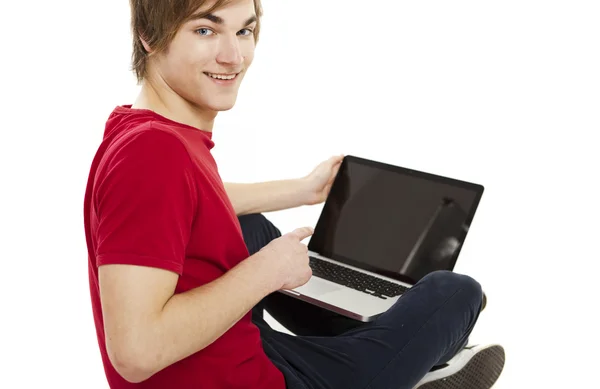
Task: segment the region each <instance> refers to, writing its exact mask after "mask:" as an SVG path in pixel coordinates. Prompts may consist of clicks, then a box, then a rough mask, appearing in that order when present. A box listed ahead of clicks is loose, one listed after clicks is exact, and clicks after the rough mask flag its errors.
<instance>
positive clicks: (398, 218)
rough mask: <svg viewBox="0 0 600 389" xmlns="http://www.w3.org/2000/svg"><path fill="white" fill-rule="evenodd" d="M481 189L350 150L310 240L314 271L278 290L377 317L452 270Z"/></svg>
mask: <svg viewBox="0 0 600 389" xmlns="http://www.w3.org/2000/svg"><path fill="white" fill-rule="evenodd" d="M483 191H484V187H483V186H482V185H479V184H474V183H470V182H466V181H461V180H457V179H452V178H448V177H442V176H439V175H434V174H431V173H426V172H422V171H417V170H412V169H408V168H403V167H399V166H393V165H390V164H386V163H382V162H377V161H373V160H368V159H364V158H360V157H356V156H352V155H350V156H346V157H345V158H344V160H343V161H342V164H341V166H340V170H339V173H338V174H337V176H336V179H335V180H334V183H333V185H332V187H331V191H330V193H329V196H328V198H327V200H326V201H325V204H324V206H323V210H322V212H321V215H320V216H319V219H318V222H317V224H316V226H315V231H314V234H313V235H312V236H311V238H310V241H309V243H308V249H309V258H310V266H311V268H312V271H313V276H312V277H311V279H310V280H309V281H308V282H307V283H306V284H304V285H302V286H300V287H298V288H295V289H292V290H285V289H284V290H280V291H279V292H280V293H284V294H286V295H288V296H292V297H294V298H297V299H300V300H304V301H306V302H309V303H311V304H314V305H317V306H320V307H322V308H325V309H328V310H331V311H333V312H337V313H339V314H341V315H344V316H347V317H351V318H353V319H356V320H359V321H362V322H369V321H373V320H375V319H376V318H377V317H378V316H379V315H381V314H382V313H384V312H385V311H386V310H387V309H388V308H390V307H391V306H392V305H394V303H395V302H396V301H397V300H398V299H400V298H402V295H403V293H405V292H406V291H407V290H408V289H410V288H411V287H412V286H413V285H414V284H415V283H417V282H418V281H419V280H420V279H421V278H423V277H424V276H425V275H427V274H429V273H431V272H434V271H437V270H450V271H452V270H453V269H454V266H455V264H456V261H457V258H458V255H459V253H460V251H461V248H462V247H463V244H464V241H465V238H466V236H467V232H468V230H469V226H470V225H471V222H472V220H473V217H474V215H475V211H476V210H477V207H478V205H479V201H480V199H481V196H482V194H483Z"/></svg>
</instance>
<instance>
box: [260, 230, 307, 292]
mask: <svg viewBox="0 0 600 389" xmlns="http://www.w3.org/2000/svg"><path fill="white" fill-rule="evenodd" d="M313 232H314V230H313V229H312V228H311V227H303V228H297V229H295V230H294V231H292V232H290V233H287V234H285V235H283V236H281V237H279V238H277V239H274V240H273V241H271V243H269V244H268V245H266V246H265V247H263V248H262V249H261V250H260V251H259V252H258V253H257V254H258V255H259V256H260V257H261V258H262V259H263V260H264V261H265V262H266V263H267V264H268V268H269V269H271V270H272V271H273V272H274V273H273V277H275V280H274V282H275V285H276V286H277V290H279V289H294V288H297V287H299V286H302V285H304V284H306V283H307V282H308V280H310V277H311V276H312V270H311V268H310V266H309V259H308V247H307V246H306V245H305V244H304V243H302V241H303V240H304V239H306V238H308V237H309V236H311V235H312V234H313Z"/></svg>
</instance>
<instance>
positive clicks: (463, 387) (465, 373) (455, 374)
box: [415, 344, 505, 389]
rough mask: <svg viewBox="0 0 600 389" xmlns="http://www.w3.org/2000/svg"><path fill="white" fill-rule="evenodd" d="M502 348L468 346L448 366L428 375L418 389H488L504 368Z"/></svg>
mask: <svg viewBox="0 0 600 389" xmlns="http://www.w3.org/2000/svg"><path fill="white" fill-rule="evenodd" d="M504 358H505V355H504V348H503V347H502V346H500V345H497V344H494V345H486V346H468V347H465V348H464V349H462V350H461V351H460V352H459V353H458V354H456V355H455V356H454V358H452V359H451V360H450V361H448V363H447V364H445V365H443V366H440V367H438V368H437V369H436V370H432V371H431V372H429V373H427V374H426V375H425V377H423V379H422V380H421V381H419V383H418V384H417V386H415V389H417V388H418V389H489V388H491V387H492V386H493V385H494V383H495V382H496V380H498V377H500V373H502V369H503V368H504Z"/></svg>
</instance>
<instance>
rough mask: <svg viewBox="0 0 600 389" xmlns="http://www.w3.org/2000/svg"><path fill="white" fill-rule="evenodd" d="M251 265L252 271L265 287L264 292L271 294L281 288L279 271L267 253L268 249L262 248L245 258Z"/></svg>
mask: <svg viewBox="0 0 600 389" xmlns="http://www.w3.org/2000/svg"><path fill="white" fill-rule="evenodd" d="M246 262H248V263H249V264H251V266H252V271H253V273H254V274H256V275H257V276H258V277H257V278H258V279H260V283H261V285H263V286H264V287H265V293H266V294H267V295H268V294H271V293H273V292H275V291H277V290H279V289H281V288H282V286H283V282H282V281H281V280H280V278H281V277H279V274H280V272H279V271H278V269H277V268H276V266H275V264H273V261H272V260H271V256H270V255H268V249H263V250H261V251H259V252H257V253H256V254H254V255H252V256H251V257H250V258H248V259H247V260H246Z"/></svg>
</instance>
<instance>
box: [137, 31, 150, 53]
mask: <svg viewBox="0 0 600 389" xmlns="http://www.w3.org/2000/svg"><path fill="white" fill-rule="evenodd" d="M139 38H140V42H142V46H144V50H146V52H147V53H152V49H151V48H150V45H149V44H148V42H146V40H145V39H144V37H143V36H142V34H140V35H139Z"/></svg>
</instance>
